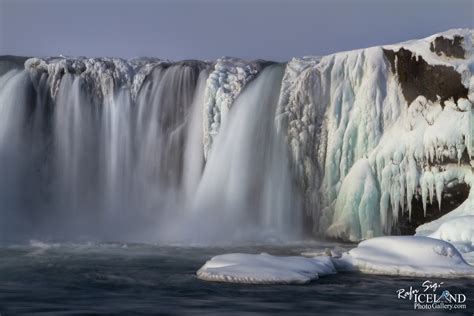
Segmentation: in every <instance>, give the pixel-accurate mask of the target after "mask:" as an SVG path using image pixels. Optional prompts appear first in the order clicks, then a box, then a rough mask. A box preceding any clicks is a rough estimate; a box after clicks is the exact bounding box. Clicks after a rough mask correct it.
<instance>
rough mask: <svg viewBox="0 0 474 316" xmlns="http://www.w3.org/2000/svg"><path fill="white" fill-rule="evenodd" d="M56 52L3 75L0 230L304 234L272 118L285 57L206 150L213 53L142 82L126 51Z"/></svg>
mask: <svg viewBox="0 0 474 316" xmlns="http://www.w3.org/2000/svg"><path fill="white" fill-rule="evenodd" d="M61 62H63V61H62V60H61V61H60V62H56V61H55V63H53V64H50V66H51V65H54V67H50V68H48V69H47V70H46V71H39V70H35V71H32V70H31V69H28V67H27V69H26V70H23V71H19V70H12V71H10V72H8V73H6V74H4V75H3V76H2V77H0V113H1V114H2V115H1V119H2V122H1V124H0V163H1V165H2V166H3V169H2V170H1V171H0V173H1V176H2V178H3V179H8V181H5V180H4V181H2V185H1V186H0V197H1V198H2V205H1V206H0V229H1V231H0V234H1V236H2V239H15V238H51V239H78V238H79V239H81V238H82V239H100V240H142V241H143V240H147V241H150V240H152V241H158V242H159V241H167V242H168V241H178V242H179V241H185V242H209V243H213V242H221V241H224V242H232V241H236V240H263V239H264V238H265V240H268V238H273V237H275V236H278V237H279V238H289V237H298V236H299V234H300V233H301V229H300V226H301V218H300V214H301V210H300V203H299V196H298V194H297V193H296V191H295V190H294V188H293V180H292V176H291V175H290V170H289V162H288V158H287V153H286V151H287V149H286V147H285V144H284V142H283V137H282V136H281V135H278V134H277V131H276V125H275V117H276V108H277V105H278V100H279V94H280V85H281V80H282V77H283V73H284V66H282V65H273V66H268V67H266V68H265V69H264V70H263V71H262V73H261V74H260V75H259V76H258V77H257V78H256V79H254V81H252V82H250V83H249V84H248V85H247V86H246V87H245V89H243V91H242V92H241V93H240V95H238V96H237V98H236V100H235V101H234V104H233V106H232V109H230V111H229V113H228V115H226V117H225V119H224V120H223V121H222V122H221V127H220V131H219V133H218V135H216V138H215V142H214V143H213V148H212V152H211V153H210V156H209V157H207V160H206V159H205V155H204V137H203V133H204V120H203V118H204V115H205V113H204V111H205V109H204V103H205V100H206V97H207V89H208V79H209V76H210V74H211V69H210V67H209V65H208V64H206V63H201V62H194V61H186V62H179V63H168V62H154V63H153V64H152V63H148V64H147V65H149V68H150V69H148V70H147V72H146V73H145V74H144V77H143V78H141V79H140V78H139V79H140V80H142V82H141V84H140V85H139V89H137V90H136V91H134V90H133V89H134V87H136V85H135V82H134V83H133V84H132V83H131V80H132V79H130V80H129V79H127V75H126V74H127V71H130V70H127V68H126V67H124V66H123V65H122V64H121V63H119V62H116V61H114V64H113V65H112V64H111V63H110V62H108V63H107V62H103V61H101V60H98V61H93V62H94V63H95V64H93V65H94V67H92V66H91V65H90V64H87V63H90V62H91V60H86V61H84V63H85V65H86V66H84V67H82V66H81V65H80V62H81V61H80V60H76V61H74V63H73V64H67V61H66V63H65V64H62V63H61ZM78 65H79V66H78ZM97 65H100V66H102V65H105V66H104V67H105V71H104V69H101V72H100V73H99V74H98V75H97V74H96V73H94V72H93V71H95V70H96V69H97V68H99V67H97ZM130 65H132V66H133V67H135V66H134V65H133V64H130ZM150 65H151V66H150ZM119 66H120V67H122V68H120V67H119ZM132 66H130V67H132ZM61 67H64V68H61ZM74 67H76V68H74ZM114 67H115V68H114ZM136 67H138V66H136ZM61 69H62V70H61ZM78 69H79V70H78ZM91 69H92V70H91ZM110 69H112V70H113V72H111V71H109V70H110ZM118 70H120V71H122V72H123V73H121V74H119V75H117V72H118ZM133 71H134V72H135V73H140V74H143V72H139V71H137V70H136V69H135V70H133ZM116 76H120V80H118V79H117V78H116ZM136 77H137V76H136ZM135 79H137V78H133V80H135ZM137 80H138V79H137Z"/></svg>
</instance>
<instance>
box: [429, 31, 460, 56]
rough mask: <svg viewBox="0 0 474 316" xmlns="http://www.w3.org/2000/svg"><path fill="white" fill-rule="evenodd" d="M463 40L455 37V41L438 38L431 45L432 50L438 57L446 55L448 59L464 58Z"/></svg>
mask: <svg viewBox="0 0 474 316" xmlns="http://www.w3.org/2000/svg"><path fill="white" fill-rule="evenodd" d="M462 42H463V38H462V37H461V36H454V37H453V39H449V38H445V37H443V36H438V37H437V38H435V39H434V41H433V42H431V44H430V50H431V51H432V52H433V53H436V54H437V55H438V56H441V55H443V54H444V55H445V56H446V57H454V58H464V57H465V51H464V48H463V47H462Z"/></svg>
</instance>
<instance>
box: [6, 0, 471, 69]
mask: <svg viewBox="0 0 474 316" xmlns="http://www.w3.org/2000/svg"><path fill="white" fill-rule="evenodd" d="M473 24H474V0H398V1H389V0H313V1H310V0H156V1H151V0H82V1H79V0H0V55H5V54H12V55H23V56H52V55H59V54H63V55H69V56H113V57H122V58H131V57H139V56H151V57H160V58H167V59H172V60H182V59H216V58H218V57H221V56H234V57H241V58H245V59H257V58H262V59H268V60H277V61H285V60H289V59H291V58H292V57H301V56H306V55H325V54H329V53H333V52H337V51H343V50H351V49H357V48H364V47H368V46H374V45H381V44H392V43H397V42H401V41H405V40H410V39H415V38H422V37H426V36H429V35H432V34H433V33H437V32H441V31H445V30H448V29H450V28H458V27H463V28H466V27H468V28H473Z"/></svg>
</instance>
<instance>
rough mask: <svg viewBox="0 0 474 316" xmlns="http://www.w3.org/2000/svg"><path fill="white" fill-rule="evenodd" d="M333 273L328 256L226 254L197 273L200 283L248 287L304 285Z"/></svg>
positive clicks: (217, 257) (216, 257) (205, 265)
mask: <svg viewBox="0 0 474 316" xmlns="http://www.w3.org/2000/svg"><path fill="white" fill-rule="evenodd" d="M334 273H336V269H335V268H334V265H333V264H332V261H331V259H330V258H329V257H317V258H304V257H278V256H272V255H269V254H265V253H262V254H243V253H235V254H225V255H219V256H215V257H213V258H212V259H211V260H209V261H207V262H206V263H205V264H204V265H203V266H202V267H201V268H200V269H199V270H198V271H197V276H198V278H199V279H201V280H206V281H219V282H231V283H251V284H305V283H309V282H311V281H313V280H317V279H318V278H319V277H320V276H325V275H328V274H334Z"/></svg>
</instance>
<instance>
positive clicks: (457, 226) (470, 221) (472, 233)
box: [429, 215, 474, 245]
mask: <svg viewBox="0 0 474 316" xmlns="http://www.w3.org/2000/svg"><path fill="white" fill-rule="evenodd" d="M429 237H432V238H437V239H441V240H446V241H450V242H462V243H470V244H471V245H472V244H474V216H473V215H467V216H459V217H455V218H453V219H450V220H447V221H446V222H444V223H442V224H441V225H440V226H439V228H438V229H437V230H436V231H435V232H433V233H432V234H430V235H429Z"/></svg>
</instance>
